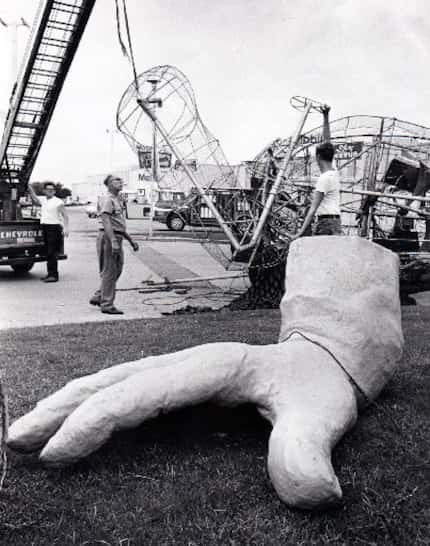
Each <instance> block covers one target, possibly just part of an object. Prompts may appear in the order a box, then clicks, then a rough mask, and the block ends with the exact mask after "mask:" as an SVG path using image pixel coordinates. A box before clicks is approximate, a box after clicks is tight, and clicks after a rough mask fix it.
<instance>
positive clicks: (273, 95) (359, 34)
mask: <svg viewBox="0 0 430 546" xmlns="http://www.w3.org/2000/svg"><path fill="white" fill-rule="evenodd" d="M37 6H38V0H1V2H0V17H1V18H2V19H3V20H4V21H6V22H7V23H13V22H14V21H16V20H18V19H19V18H20V17H24V19H25V20H26V21H27V22H28V23H30V26H31V24H32V21H33V18H34V15H35V13H36V9H37ZM127 6H128V11H129V19H130V27H131V37H132V41H133V49H134V53H135V58H136V65H137V72H138V73H140V72H144V71H145V70H148V69H149V68H151V67H153V66H156V65H162V64H170V65H174V66H176V67H177V68H179V69H180V70H181V71H182V72H184V73H185V75H186V76H187V77H188V79H189V81H190V82H191V85H192V86H193V88H194V92H195V96H196V102H197V105H198V108H199V112H200V115H201V118H202V120H203V122H204V123H205V125H206V126H207V127H208V128H209V129H210V131H211V132H212V133H213V134H214V135H215V136H216V137H217V138H218V139H219V141H220V142H221V145H222V147H223V149H224V152H225V155H226V157H227V158H228V160H229V161H230V162H231V163H232V164H235V163H238V162H240V161H244V160H249V159H252V158H253V157H255V156H256V155H257V153H258V152H259V151H261V150H262V149H263V148H264V147H265V146H266V145H267V144H268V143H269V142H271V141H272V140H273V139H275V138H278V137H281V138H286V137H288V136H290V135H291V134H292V133H293V132H294V130H295V127H296V125H297V122H298V119H299V117H300V114H299V113H298V112H297V111H296V110H294V109H292V108H291V106H290V102H289V101H290V97H292V96H293V95H302V96H309V97H312V98H314V99H316V100H319V101H321V102H326V103H328V104H329V105H330V106H331V108H332V111H331V116H332V119H335V118H338V117H342V116H346V115H353V114H372V115H383V116H390V117H396V118H398V119H403V120H406V121H410V122H414V123H418V124H422V125H426V126H430V76H429V70H430V18H429V16H428V13H429V12H428V0H408V1H406V0H265V1H262V0H217V1H216V2H214V1H213V0H180V1H178V0H144V1H143V0H127ZM28 34H29V32H28V29H27V28H25V27H19V29H18V42H19V48H18V51H19V55H22V54H23V51H24V49H25V45H26V40H27V37H28ZM11 49H12V46H11V30H10V29H9V28H4V27H3V26H0V51H1V55H0V113H1V111H3V112H5V111H7V108H8V99H9V94H10V90H11ZM132 77H133V74H132V69H131V65H130V63H129V62H128V60H127V59H126V58H125V57H124V56H123V54H122V52H121V49H120V46H119V42H118V38H117V32H116V19H115V2H114V0H96V4H95V7H94V9H93V12H92V14H91V17H90V20H89V22H88V25H87V28H86V30H85V33H84V36H83V38H82V40H81V43H80V46H79V49H78V51H77V53H76V56H75V59H74V61H73V64H72V67H71V69H70V71H69V74H68V77H67V79H66V82H65V84H64V87H63V91H62V93H61V96H60V99H59V101H58V103H57V107H56V110H55V113H54V116H53V118H52V121H51V124H50V127H49V129H48V133H47V135H46V137H45V140H44V143H43V145H42V148H41V151H40V154H39V157H38V160H37V162H36V165H35V168H34V171H33V176H32V179H33V180H46V179H50V180H55V181H60V182H62V183H63V184H65V185H71V184H72V183H73V182H79V181H82V180H83V179H85V177H86V176H88V175H93V174H98V173H105V172H108V171H110V170H112V169H116V168H122V167H124V166H125V165H131V164H133V163H136V158H135V155H134V153H133V152H132V151H131V149H130V148H129V146H128V144H127V143H126V141H125V139H124V137H123V136H122V135H121V134H118V133H116V132H115V116H116V109H117V106H118V102H119V100H120V98H121V96H122V94H123V92H124V91H125V89H126V88H127V87H128V85H129V84H130V83H131V81H132ZM0 117H1V116H0ZM319 124H320V116H311V117H310V118H309V120H308V122H307V125H306V128H307V129H310V128H312V126H316V125H319Z"/></svg>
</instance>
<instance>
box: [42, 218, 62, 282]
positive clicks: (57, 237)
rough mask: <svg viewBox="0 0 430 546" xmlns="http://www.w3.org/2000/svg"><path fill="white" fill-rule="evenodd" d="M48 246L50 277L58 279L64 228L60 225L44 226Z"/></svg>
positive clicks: (44, 235)
mask: <svg viewBox="0 0 430 546" xmlns="http://www.w3.org/2000/svg"><path fill="white" fill-rule="evenodd" d="M42 230H43V238H44V241H45V245H46V255H47V258H48V259H47V264H46V265H47V268H48V277H54V278H55V279H58V259H57V256H58V254H61V252H62V248H63V227H62V226H61V225H60V224H42Z"/></svg>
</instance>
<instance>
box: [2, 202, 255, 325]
mask: <svg viewBox="0 0 430 546" xmlns="http://www.w3.org/2000/svg"><path fill="white" fill-rule="evenodd" d="M68 211H69V215H70V220H71V222H70V225H71V233H70V236H69V238H68V239H66V244H65V246H66V253H67V254H68V257H69V258H68V260H66V261H64V262H60V264H59V265H60V282H58V283H52V284H45V283H42V282H40V280H39V279H40V278H41V277H42V276H43V275H44V274H45V268H46V265H45V264H43V263H38V264H35V266H34V268H33V269H32V271H31V272H30V273H29V274H28V275H27V276H25V277H22V278H18V277H16V276H15V275H14V273H13V272H12V270H11V269H10V268H9V267H6V266H4V267H1V268H0V301H1V309H2V310H1V311H0V328H14V327H27V326H39V325H44V324H59V323H68V322H88V321H102V320H107V319H108V318H109V319H110V318H112V319H113V320H124V319H130V318H151V317H159V316H161V314H162V313H163V312H170V311H172V310H174V309H177V308H180V307H184V306H186V305H194V306H203V305H205V306H210V307H213V308H218V307H221V306H223V305H225V304H226V303H228V302H229V301H231V299H233V298H234V297H235V296H236V295H237V293H238V291H242V290H245V289H246V287H247V282H248V281H247V279H246V278H241V279H234V280H231V279H230V280H228V281H225V280H214V281H211V282H210V283H208V282H205V283H202V282H197V281H190V282H187V283H186V285H184V286H182V287H179V288H176V290H174V291H172V290H170V291H166V290H160V289H158V288H157V289H155V288H154V287H151V286H148V284H146V282H147V281H154V282H157V281H158V282H159V281H163V280H164V278H166V277H167V278H168V279H169V280H175V279H184V278H185V279H197V278H198V277H207V276H218V275H220V276H221V275H229V272H226V271H225V270H224V268H223V267H222V266H221V265H220V264H219V263H218V262H216V261H215V260H214V259H213V258H212V257H211V256H210V255H209V254H208V253H207V252H206V250H205V249H204V248H203V247H202V246H201V245H200V244H199V243H198V242H195V241H193V238H192V236H190V235H189V234H188V235H187V236H186V237H188V238H185V237H182V233H181V234H172V232H170V231H168V230H167V229H166V228H165V226H162V225H161V224H156V223H154V225H153V227H154V232H153V238H152V239H151V240H148V238H147V234H148V226H149V222H148V220H146V219H138V220H137V219H130V220H129V221H128V227H129V231H130V233H132V234H133V236H135V237H136V239H137V240H138V241H139V243H140V247H141V248H140V250H139V251H138V252H137V253H134V252H133V251H132V250H131V248H130V246H129V245H128V243H125V267H124V272H123V274H122V275H121V278H120V280H119V282H118V289H119V291H118V294H117V298H116V304H117V306H118V307H119V308H121V309H122V310H123V311H124V312H125V314H124V315H123V316H115V317H108V316H107V315H104V314H102V313H101V312H100V310H99V309H97V308H95V307H92V306H90V305H89V304H88V299H89V297H90V296H91V294H92V293H93V291H94V290H95V289H96V288H97V287H98V270H97V259H96V253H95V239H96V234H97V229H98V224H97V220H94V219H89V218H87V216H86V214H85V212H84V210H83V208H81V207H70V208H69V209H68ZM190 237H191V238H190ZM231 274H234V272H232V273H231ZM137 288H138V289H145V290H146V293H143V294H142V293H139V292H138V290H137ZM226 291H228V292H229V293H226Z"/></svg>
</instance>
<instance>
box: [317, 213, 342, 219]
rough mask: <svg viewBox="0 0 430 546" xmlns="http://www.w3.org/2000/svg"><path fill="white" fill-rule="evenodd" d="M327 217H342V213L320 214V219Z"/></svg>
mask: <svg viewBox="0 0 430 546" xmlns="http://www.w3.org/2000/svg"><path fill="white" fill-rule="evenodd" d="M327 218H340V214H320V215H318V220H325V219H327Z"/></svg>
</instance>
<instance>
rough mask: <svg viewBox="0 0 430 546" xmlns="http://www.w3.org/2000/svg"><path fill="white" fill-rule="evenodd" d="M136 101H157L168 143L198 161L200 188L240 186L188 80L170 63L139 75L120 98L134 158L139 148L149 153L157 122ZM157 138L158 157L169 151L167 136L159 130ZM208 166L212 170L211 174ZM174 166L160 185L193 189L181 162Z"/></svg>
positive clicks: (121, 120) (120, 123)
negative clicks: (205, 119)
mask: <svg viewBox="0 0 430 546" xmlns="http://www.w3.org/2000/svg"><path fill="white" fill-rule="evenodd" d="M136 84H137V85H136ZM137 99H142V100H143V99H144V100H145V101H147V102H149V103H151V102H152V103H153V105H154V106H153V111H154V112H155V111H156V113H157V118H158V119H159V120H160V121H161V123H162V124H163V126H164V128H165V130H166V132H167V135H168V138H169V140H170V141H171V142H173V143H174V144H175V146H176V147H177V148H178V150H179V152H180V154H181V158H182V159H183V160H184V161H187V162H191V163H194V165H195V170H196V171H197V174H196V176H197V177H198V181H199V184H200V185H201V186H202V187H205V188H211V187H212V188H232V187H239V185H238V183H237V180H236V177H235V173H234V170H233V168H232V167H231V166H230V165H229V163H228V161H227V159H226V157H225V154H224V152H223V150H222V148H221V146H220V143H219V141H218V140H217V139H216V138H215V137H214V136H213V135H212V133H211V132H210V131H209V129H208V128H207V127H206V125H205V124H204V123H203V121H202V119H201V116H200V113H199V111H198V108H197V104H196V100H195V96H194V91H193V89H192V87H191V85H190V82H189V81H188V79H187V78H186V76H185V75H184V74H183V73H182V72H181V71H180V70H178V69H177V68H175V67H173V66H170V65H161V66H156V67H154V68H151V69H150V70H147V71H145V72H143V73H142V74H140V75H139V76H138V78H137V82H133V83H132V84H130V86H129V87H128V88H127V90H126V91H125V93H124V94H123V96H122V97H121V99H120V102H119V105H118V109H117V127H118V129H119V131H120V132H121V133H122V134H123V135H124V137H125V138H126V140H127V142H128V144H129V145H130V147H131V148H132V150H133V151H134V152H135V153H136V154H138V153H139V151H141V150H148V151H149V150H151V149H152V146H151V145H150V144H149V142H151V141H152V139H153V136H154V127H153V124H152V123H151V121H150V120H149V119H148V117H147V116H146V115H145V112H144V110H142V108H141V107H140V106H139V105H138V104H137ZM155 135H156V146H157V149H158V151H159V153H160V154H163V153H166V152H167V153H170V148H169V146H168V144H167V143H166V141H165V138H164V137H163V136H162V135H161V134H160V132H159V131H155ZM207 166H211V167H212V169H209V171H208V173H206V171H207V170H208V169H207ZM175 167H176V168H168V169H165V170H164V172H160V173H159V177H158V180H157V182H158V184H159V186H160V187H163V188H165V189H167V188H172V187H175V189H178V188H179V189H183V188H184V189H186V190H189V189H190V188H191V184H190V181H189V178H188V177H187V175H186V173H185V172H184V170H183V169H181V168H180V166H179V164H178V163H177V162H176V163H175ZM143 168H145V167H143ZM146 171H147V172H146V175H147V177H148V179H150V177H151V174H152V173H151V169H150V168H147V169H146Z"/></svg>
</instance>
